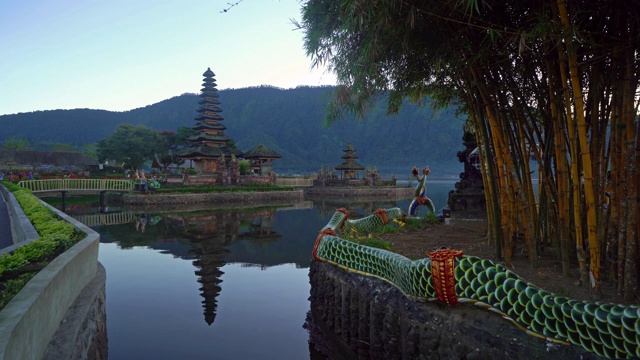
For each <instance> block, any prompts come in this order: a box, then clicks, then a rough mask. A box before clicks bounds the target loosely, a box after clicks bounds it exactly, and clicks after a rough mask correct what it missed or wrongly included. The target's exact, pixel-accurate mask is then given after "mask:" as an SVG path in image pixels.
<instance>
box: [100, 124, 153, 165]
mask: <svg viewBox="0 0 640 360" xmlns="http://www.w3.org/2000/svg"><path fill="white" fill-rule="evenodd" d="M163 147H164V139H163V138H162V137H161V135H160V134H159V133H158V132H156V131H154V130H152V129H149V128H148V127H146V126H144V125H138V126H134V125H131V124H121V125H119V126H118V127H117V129H116V131H115V133H113V134H112V135H111V136H108V137H106V138H104V139H102V140H100V141H99V142H98V146H97V148H96V152H97V153H98V160H99V161H100V162H103V161H105V160H109V161H111V160H115V161H116V162H117V163H119V164H122V166H123V167H125V168H128V169H136V168H139V167H141V166H142V165H143V164H144V163H145V162H146V161H151V160H152V159H153V157H154V155H155V154H157V153H160V152H162V149H163Z"/></svg>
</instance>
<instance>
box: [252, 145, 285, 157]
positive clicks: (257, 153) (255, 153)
mask: <svg viewBox="0 0 640 360" xmlns="http://www.w3.org/2000/svg"><path fill="white" fill-rule="evenodd" d="M243 157H244V158H245V159H257V158H262V159H265V158H268V159H279V158H281V157H282V155H280V154H279V153H278V152H277V151H275V150H273V149H269V148H268V147H266V146H264V145H262V144H260V145H258V146H256V147H254V148H253V149H251V150H249V151H247V152H246V153H244V156H243Z"/></svg>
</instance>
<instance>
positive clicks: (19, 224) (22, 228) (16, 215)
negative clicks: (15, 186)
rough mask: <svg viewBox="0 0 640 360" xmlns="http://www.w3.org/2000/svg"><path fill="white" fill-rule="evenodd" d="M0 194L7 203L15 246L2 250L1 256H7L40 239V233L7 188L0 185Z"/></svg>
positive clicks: (0, 250) (0, 251)
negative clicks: (0, 193)
mask: <svg viewBox="0 0 640 360" xmlns="http://www.w3.org/2000/svg"><path fill="white" fill-rule="evenodd" d="M0 192H2V196H3V197H4V198H5V200H6V201H7V210H8V211H9V221H10V222H11V233H12V236H13V243H14V245H12V246H8V247H6V248H4V249H0V256H1V255H4V254H7V253H9V252H11V251H13V250H15V249H17V248H19V247H20V246H22V245H25V244H28V243H30V242H32V241H34V240H37V239H39V238H40V236H39V235H38V232H37V231H36V229H35V228H34V227H33V224H31V221H30V220H29V218H27V215H25V213H24V211H22V207H21V206H20V204H19V203H18V200H17V199H16V197H15V195H13V193H12V192H11V191H9V190H7V188H6V187H4V186H2V185H0Z"/></svg>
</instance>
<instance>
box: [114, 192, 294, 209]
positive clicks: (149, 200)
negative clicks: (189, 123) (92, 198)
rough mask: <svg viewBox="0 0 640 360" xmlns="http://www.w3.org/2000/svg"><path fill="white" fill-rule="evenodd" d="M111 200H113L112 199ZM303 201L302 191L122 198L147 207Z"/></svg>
mask: <svg viewBox="0 0 640 360" xmlns="http://www.w3.org/2000/svg"><path fill="white" fill-rule="evenodd" d="M111 200H114V199H113V198H112V199H111ZM302 200H303V192H302V190H293V191H247V192H234V193H232V192H228V193H202V194H168V195H159V194H153V195H143V194H125V195H123V196H122V204H123V205H135V206H149V205H183V204H188V205H193V204H212V205H223V206H224V205H229V204H234V205H244V206H257V205H265V204H269V205H270V204H273V203H283V204H293V203H297V202H301V201H302Z"/></svg>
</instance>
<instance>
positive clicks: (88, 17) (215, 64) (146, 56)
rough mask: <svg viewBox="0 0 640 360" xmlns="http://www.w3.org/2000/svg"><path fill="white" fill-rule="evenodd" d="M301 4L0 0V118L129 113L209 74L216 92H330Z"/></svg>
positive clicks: (289, 0) (194, 86)
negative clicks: (301, 23) (308, 39)
mask: <svg viewBox="0 0 640 360" xmlns="http://www.w3.org/2000/svg"><path fill="white" fill-rule="evenodd" d="M299 1H300V0H243V1H241V2H240V3H239V4H238V5H236V6H233V7H230V3H235V2H237V0H0V115H5V114H16V113H21V112H31V111H38V110H54V109H78V108H88V109H102V110H110V111H127V110H131V109H135V108H139V107H144V106H147V105H151V104H154V103H157V102H160V101H162V100H166V99H169V98H172V97H174V96H178V95H181V94H183V93H199V92H200V89H201V88H202V86H201V85H202V79H203V77H202V74H203V73H204V72H205V71H206V70H207V68H211V70H212V71H213V72H214V73H215V74H216V76H215V79H216V83H217V85H218V89H219V90H223V89H234V88H236V89H237V88H244V87H250V86H260V85H271V86H276V87H280V88H295V87H297V86H300V85H309V86H321V85H335V83H336V80H335V76H334V74H333V73H331V72H328V71H327V70H325V69H318V68H312V65H311V63H312V59H311V58H310V57H308V56H306V52H305V50H304V42H303V37H304V32H303V31H301V30H294V28H295V26H294V25H293V24H292V22H291V19H296V20H300V19H301V15H300V9H301V4H300V2H299ZM225 9H228V11H227V12H223V10H225ZM222 106H223V108H224V104H223V105H222Z"/></svg>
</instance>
